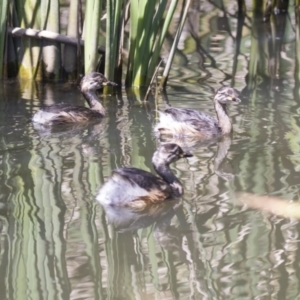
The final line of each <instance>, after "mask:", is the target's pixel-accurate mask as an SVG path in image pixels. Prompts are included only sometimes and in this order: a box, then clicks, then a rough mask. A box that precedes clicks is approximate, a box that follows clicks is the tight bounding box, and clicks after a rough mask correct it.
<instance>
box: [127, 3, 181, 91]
mask: <svg viewBox="0 0 300 300" xmlns="http://www.w3.org/2000/svg"><path fill="white" fill-rule="evenodd" d="M178 2H179V1H178V0H173V1H172V2H171V3H170V7H169V9H168V11H167V13H166V16H165V18H164V17H163V16H164V13H165V8H166V5H167V1H166V0H161V1H145V0H132V1H131V6H130V48H129V56H128V65H127V74H126V86H134V87H140V86H147V85H149V83H150V81H151V78H152V76H153V74H154V72H155V68H156V66H157V64H158V61H159V54H160V51H161V49H162V45H163V42H164V39H165V36H166V33H167V30H168V28H169V25H170V23H171V20H172V17H173V15H174V12H175V9H176V7H177V4H178Z"/></svg>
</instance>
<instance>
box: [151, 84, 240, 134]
mask: <svg viewBox="0 0 300 300" xmlns="http://www.w3.org/2000/svg"><path fill="white" fill-rule="evenodd" d="M233 102H236V103H239V102H241V100H240V99H239V98H238V94H237V92H236V91H235V90H234V89H233V88H231V87H221V88H219V89H218V90H217V92H216V94H215V97H214V107H215V111H216V114H217V119H215V118H213V117H211V116H209V115H207V114H205V113H203V112H200V111H197V110H193V109H188V108H174V107H169V108H167V109H166V110H165V111H163V112H162V111H159V115H160V116H159V117H160V118H159V123H158V124H157V125H156V126H155V129H154V131H155V132H156V133H157V134H158V135H160V136H161V135H164V136H176V137H185V136H197V137H199V138H204V139H210V138H214V137H217V136H221V135H226V134H230V133H231V131H232V124H231V121H230V118H229V116H228V115H227V111H226V105H227V104H228V103H233Z"/></svg>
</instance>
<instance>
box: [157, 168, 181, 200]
mask: <svg viewBox="0 0 300 300" xmlns="http://www.w3.org/2000/svg"><path fill="white" fill-rule="evenodd" d="M153 167H154V169H155V171H156V172H157V174H158V175H159V176H160V177H161V178H162V179H163V180H164V181H165V182H166V183H168V185H169V186H170V188H171V189H172V193H173V194H174V196H177V197H178V196H181V195H182V194H183V188H182V184H181V183H180V181H179V180H178V178H177V177H176V176H175V175H174V173H173V172H172V171H171V169H170V167H169V165H167V164H165V163H162V162H160V163H157V162H153Z"/></svg>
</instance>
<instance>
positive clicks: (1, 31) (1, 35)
mask: <svg viewBox="0 0 300 300" xmlns="http://www.w3.org/2000/svg"><path fill="white" fill-rule="evenodd" d="M7 11H8V0H2V1H1V4H0V79H2V77H3V67H4V45H5V37H6V21H7Z"/></svg>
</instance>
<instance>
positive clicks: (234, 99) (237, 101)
mask: <svg viewBox="0 0 300 300" xmlns="http://www.w3.org/2000/svg"><path fill="white" fill-rule="evenodd" d="M232 101H233V102H236V103H240V102H241V101H242V100H241V99H240V98H238V97H234V98H232Z"/></svg>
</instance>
